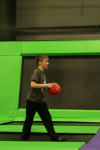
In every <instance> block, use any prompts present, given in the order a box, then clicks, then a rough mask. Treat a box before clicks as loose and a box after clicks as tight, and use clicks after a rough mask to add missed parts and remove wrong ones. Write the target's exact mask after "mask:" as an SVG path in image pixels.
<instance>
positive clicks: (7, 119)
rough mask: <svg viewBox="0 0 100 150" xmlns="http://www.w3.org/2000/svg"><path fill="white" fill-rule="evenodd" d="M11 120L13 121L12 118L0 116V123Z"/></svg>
mask: <svg viewBox="0 0 100 150" xmlns="http://www.w3.org/2000/svg"><path fill="white" fill-rule="evenodd" d="M12 121H14V119H13V118H6V117H2V118H0V124H3V123H7V122H12Z"/></svg>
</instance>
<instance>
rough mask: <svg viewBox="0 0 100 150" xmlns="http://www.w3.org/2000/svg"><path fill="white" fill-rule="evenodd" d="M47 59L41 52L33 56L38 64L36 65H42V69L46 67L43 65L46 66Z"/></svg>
mask: <svg viewBox="0 0 100 150" xmlns="http://www.w3.org/2000/svg"><path fill="white" fill-rule="evenodd" d="M48 60H49V57H48V56H46V55H43V54H39V55H37V56H36V58H35V62H36V64H37V65H38V67H42V68H44V69H46V68H45V67H47V66H48V64H49V62H48Z"/></svg>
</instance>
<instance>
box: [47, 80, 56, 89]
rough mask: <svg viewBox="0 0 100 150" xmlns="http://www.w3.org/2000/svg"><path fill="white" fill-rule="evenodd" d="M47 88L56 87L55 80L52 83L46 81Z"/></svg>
mask: <svg viewBox="0 0 100 150" xmlns="http://www.w3.org/2000/svg"><path fill="white" fill-rule="evenodd" d="M47 85H48V88H51V89H52V90H53V87H56V85H55V82H53V83H48V84H47Z"/></svg>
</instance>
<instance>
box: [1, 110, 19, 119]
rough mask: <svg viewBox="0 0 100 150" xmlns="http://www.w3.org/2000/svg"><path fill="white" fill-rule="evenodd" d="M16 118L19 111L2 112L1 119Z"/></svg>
mask: <svg viewBox="0 0 100 150" xmlns="http://www.w3.org/2000/svg"><path fill="white" fill-rule="evenodd" d="M1 117H6V118H16V117H17V110H0V118H1Z"/></svg>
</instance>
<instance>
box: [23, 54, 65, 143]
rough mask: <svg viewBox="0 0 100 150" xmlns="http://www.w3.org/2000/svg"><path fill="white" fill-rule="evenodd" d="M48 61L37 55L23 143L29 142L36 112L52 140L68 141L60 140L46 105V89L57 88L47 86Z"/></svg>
mask: <svg viewBox="0 0 100 150" xmlns="http://www.w3.org/2000/svg"><path fill="white" fill-rule="evenodd" d="M48 59H49V57H48V56H46V55H42V54H40V55H37V56H36V58H35V61H36V64H37V65H38V68H36V69H35V70H34V71H33V74H32V76H31V84H30V88H29V92H28V94H27V101H26V103H27V106H26V119H25V122H24V126H23V131H22V137H21V141H28V139H29V135H30V131H31V126H32V122H33V118H34V115H35V113H36V111H37V112H38V114H39V116H40V117H41V119H42V122H43V124H44V125H45V128H46V130H47V132H48V134H49V136H50V137H51V140H52V141H66V139H62V138H59V135H58V134H57V133H56V132H55V131H54V128H53V122H52V119H51V115H50V113H49V110H48V107H47V104H46V99H45V89H46V88H51V89H52V87H55V83H48V84H46V77H45V74H44V69H47V67H48V65H49V62H48Z"/></svg>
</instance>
